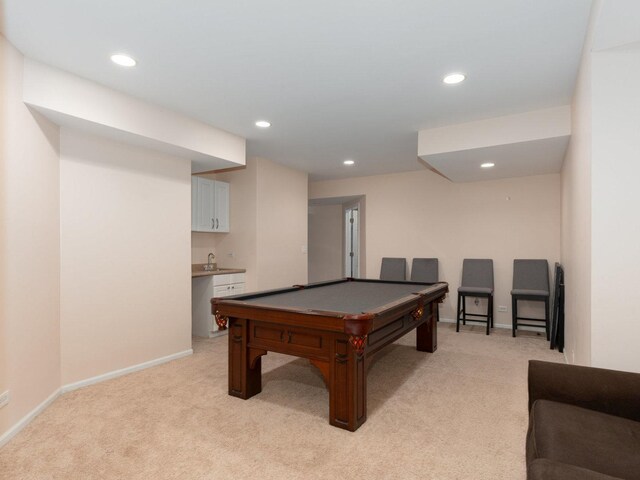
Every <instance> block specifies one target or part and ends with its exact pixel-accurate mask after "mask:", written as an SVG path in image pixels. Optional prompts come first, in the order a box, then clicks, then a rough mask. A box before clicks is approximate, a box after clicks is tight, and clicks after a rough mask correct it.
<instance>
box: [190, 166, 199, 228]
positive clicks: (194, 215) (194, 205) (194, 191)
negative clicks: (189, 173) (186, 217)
mask: <svg viewBox="0 0 640 480" xmlns="http://www.w3.org/2000/svg"><path fill="white" fill-rule="evenodd" d="M191 231H192V232H197V231H198V177H191Z"/></svg>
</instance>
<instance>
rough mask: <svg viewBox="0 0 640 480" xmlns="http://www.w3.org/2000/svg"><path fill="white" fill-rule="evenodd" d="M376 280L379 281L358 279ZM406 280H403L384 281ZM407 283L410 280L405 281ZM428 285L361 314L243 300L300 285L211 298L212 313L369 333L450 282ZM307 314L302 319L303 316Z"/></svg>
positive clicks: (440, 293)
mask: <svg viewBox="0 0 640 480" xmlns="http://www.w3.org/2000/svg"><path fill="white" fill-rule="evenodd" d="M345 281H348V280H338V281H329V282H318V283H315V284H310V285H312V287H311V288H315V287H319V286H324V285H333V284H336V283H340V282H345ZM358 281H372V282H378V281H377V280H358ZM382 283H403V282H382ZM405 283H406V282H405ZM416 285H426V286H427V287H428V288H425V289H422V290H418V291H416V292H412V293H410V294H408V295H405V296H403V297H401V298H399V299H398V300H395V301H393V302H389V303H387V304H385V305H381V306H379V307H377V308H375V309H372V310H370V311H367V312H362V313H358V314H348V313H345V312H334V311H326V310H314V309H302V308H299V307H277V306H274V305H269V304H260V303H254V302H251V303H249V302H245V301H243V300H241V299H247V300H252V299H255V298H260V297H263V296H268V295H274V294H281V293H289V292H295V291H296V290H299V289H300V287H293V288H281V289H274V290H270V291H268V292H259V293H257V294H250V295H246V294H243V295H235V296H234V297H220V298H212V299H211V307H212V313H213V314H214V315H216V316H217V317H241V318H247V319H250V320H263V321H270V320H271V321H274V322H277V323H281V324H283V325H303V326H305V327H309V328H319V329H322V330H330V331H335V332H344V333H347V334H352V335H365V334H367V333H368V332H370V331H372V330H377V329H379V328H382V327H384V326H385V325H386V324H387V323H389V322H391V321H393V320H394V319H395V318H396V317H397V316H398V315H400V314H406V313H409V312H410V311H412V310H413V309H414V308H415V301H416V297H419V301H418V303H419V304H421V305H426V304H428V303H430V302H433V301H439V300H442V299H444V297H445V295H446V293H447V292H448V285H447V284H446V283H444V282H439V283H435V284H420V283H416ZM301 314H302V315H303V316H304V319H302V320H301V318H300V315H301Z"/></svg>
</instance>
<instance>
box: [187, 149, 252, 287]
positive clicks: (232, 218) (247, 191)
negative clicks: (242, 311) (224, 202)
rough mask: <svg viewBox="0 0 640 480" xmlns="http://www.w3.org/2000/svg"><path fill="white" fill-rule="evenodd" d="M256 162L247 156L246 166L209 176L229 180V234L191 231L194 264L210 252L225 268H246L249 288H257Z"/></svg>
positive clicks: (219, 264)
mask: <svg viewBox="0 0 640 480" xmlns="http://www.w3.org/2000/svg"><path fill="white" fill-rule="evenodd" d="M257 172H258V167H257V162H256V160H255V159H247V168H245V169H243V170H236V171H233V172H227V173H221V174H217V175H206V177H208V178H215V179H217V180H221V181H223V182H228V183H229V233H199V232H192V233H191V251H192V261H193V263H205V262H206V261H207V255H208V253H209V252H213V253H214V254H215V255H216V259H215V261H216V262H217V263H218V266H219V267H223V268H244V269H246V270H247V274H246V275H245V278H246V280H247V282H246V289H247V291H254V290H256V281H257V278H256V268H257V262H256V255H257V232H256V228H257V224H256V214H257V209H256V203H257V200H256V195H257V192H256V185H257Z"/></svg>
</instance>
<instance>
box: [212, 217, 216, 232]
mask: <svg viewBox="0 0 640 480" xmlns="http://www.w3.org/2000/svg"><path fill="white" fill-rule="evenodd" d="M215 225H216V224H215V222H214V221H213V218H212V219H211V230H213V229H214V228H216V226H215Z"/></svg>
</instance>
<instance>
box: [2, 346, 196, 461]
mask: <svg viewBox="0 0 640 480" xmlns="http://www.w3.org/2000/svg"><path fill="white" fill-rule="evenodd" d="M192 354H193V350H192V349H189V350H185V351H183V352H178V353H174V354H172V355H167V356H166V357H160V358H156V359H154V360H149V361H148V362H143V363H139V364H137V365H132V366H131V367H127V368H121V369H120V370H114V371H112V372H108V373H104V374H102V375H97V376H95V377H91V378H87V379H85V380H80V381H79V382H74V383H69V384H67V385H63V386H62V387H60V388H58V389H57V390H56V391H55V392H53V393H52V394H51V395H49V397H48V398H47V399H46V400H45V401H44V402H42V403H41V404H40V405H38V406H37V407H36V408H34V409H33V410H31V411H30V412H29V413H28V414H27V415H25V416H24V417H23V418H22V419H20V420H19V421H18V423H16V424H15V425H14V426H12V427H11V428H10V429H9V430H7V431H6V432H5V433H3V434H2V435H1V436H0V448H1V447H2V446H3V445H5V444H6V443H7V442H8V441H9V440H11V439H12V438H13V437H14V436H15V435H16V434H17V433H18V432H20V430H22V429H23V428H24V427H26V426H27V425H29V423H31V421H32V420H33V419H34V418H36V417H37V416H38V415H39V414H40V413H42V412H43V411H44V410H45V409H46V408H47V407H48V406H49V405H50V404H51V403H52V402H53V401H54V400H55V399H56V398H58V397H59V396H60V395H62V394H64V393H67V392H71V391H72V390H77V389H78V388H82V387H87V386H89V385H93V384H95V383H100V382H104V381H105V380H110V379H112V378H116V377H121V376H122V375H126V374H128V373H133V372H137V371H139V370H144V369H145V368H150V367H155V366H156V365H160V364H163V363H167V362H170V361H171V360H177V359H178V358H182V357H186V356H189V355H192Z"/></svg>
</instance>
